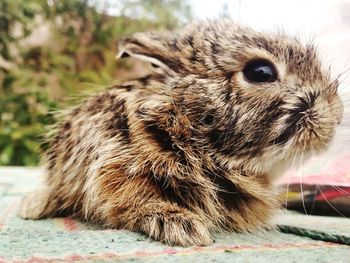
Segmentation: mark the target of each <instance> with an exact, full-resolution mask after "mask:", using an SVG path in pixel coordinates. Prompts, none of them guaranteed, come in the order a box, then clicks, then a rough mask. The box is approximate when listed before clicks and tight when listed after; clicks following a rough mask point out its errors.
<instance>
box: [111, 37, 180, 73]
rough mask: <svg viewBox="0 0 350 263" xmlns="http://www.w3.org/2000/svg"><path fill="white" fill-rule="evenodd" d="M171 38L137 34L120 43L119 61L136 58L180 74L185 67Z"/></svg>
mask: <svg viewBox="0 0 350 263" xmlns="http://www.w3.org/2000/svg"><path fill="white" fill-rule="evenodd" d="M170 43H171V38H170V36H167V35H160V34H159V35H158V34H155V33H136V34H134V35H133V36H131V37H128V38H125V39H122V40H121V41H120V42H119V53H118V55H117V59H119V58H124V57H129V56H131V57H135V58H137V59H140V60H144V61H147V62H150V63H151V64H153V65H154V66H156V67H160V68H162V69H164V70H166V71H173V72H180V71H182V69H183V65H182V63H181V61H180V58H179V57H178V54H176V51H178V50H174V49H172V48H171V47H172V46H171V44H170Z"/></svg>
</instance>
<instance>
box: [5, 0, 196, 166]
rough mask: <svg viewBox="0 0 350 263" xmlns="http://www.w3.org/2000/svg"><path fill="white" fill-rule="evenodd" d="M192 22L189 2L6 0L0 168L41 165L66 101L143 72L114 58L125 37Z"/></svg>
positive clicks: (165, 0)
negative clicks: (47, 135) (46, 140)
mask: <svg viewBox="0 0 350 263" xmlns="http://www.w3.org/2000/svg"><path fill="white" fill-rule="evenodd" d="M112 3H113V4H112ZM190 19H191V9H190V5H189V4H188V3H187V2H186V1H184V0H148V1H147V0H119V1H98V0H95V1H92V0H59V1H58V0H57V1H56V0H49V1H48V0H1V1H0V165H27V166H31V165H37V164H38V163H39V161H40V157H41V154H42V153H43V152H44V150H45V148H46V147H47V144H45V143H44V134H45V133H47V132H49V128H48V127H49V125H50V124H53V123H54V122H55V119H54V118H55V117H54V114H52V112H54V111H57V110H59V109H61V108H63V107H66V106H67V104H69V103H70V102H69V101H70V100H67V99H66V98H69V97H71V96H73V95H76V94H79V93H82V92H84V93H86V92H93V91H94V90H96V89H98V88H101V87H104V86H109V85H112V84H113V83H115V82H118V81H121V80H123V79H127V78H130V77H132V75H133V74H136V73H137V72H138V71H142V70H143V68H142V66H140V65H137V64H135V63H132V62H130V61H116V60H115V55H116V53H117V43H118V39H120V38H121V37H123V36H125V35H129V34H131V33H133V32H136V31H145V30H160V29H173V28H176V27H178V26H181V25H182V24H184V23H186V22H188V20H190Z"/></svg>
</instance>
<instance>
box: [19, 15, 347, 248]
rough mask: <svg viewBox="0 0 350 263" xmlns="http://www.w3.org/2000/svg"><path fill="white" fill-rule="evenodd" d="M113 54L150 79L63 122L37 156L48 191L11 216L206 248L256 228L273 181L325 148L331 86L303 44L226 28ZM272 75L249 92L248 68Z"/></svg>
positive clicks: (131, 44)
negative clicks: (274, 75)
mask: <svg viewBox="0 0 350 263" xmlns="http://www.w3.org/2000/svg"><path fill="white" fill-rule="evenodd" d="M120 56H122V57H124V56H134V57H136V58H140V59H144V60H146V61H150V62H151V63H153V64H154V65H155V66H156V68H155V70H154V73H152V74H151V75H149V76H147V77H144V78H141V79H139V80H135V81H130V82H128V83H125V84H123V85H120V86H116V87H113V88H110V89H108V90H106V91H104V92H101V93H99V94H97V95H95V96H92V97H90V98H89V99H87V100H86V101H85V102H83V103H82V104H81V105H79V106H77V107H76V108H75V109H73V110H71V111H70V112H69V113H67V114H66V116H65V117H64V119H63V120H62V122H61V123H60V124H59V128H58V132H57V134H56V135H55V137H54V138H53V140H52V141H51V145H50V149H49V151H48V152H47V155H46V163H47V181H46V188H45V189H43V190H41V192H39V193H36V194H33V195H31V196H30V197H28V198H26V199H24V200H23V203H22V206H21V209H20V212H19V214H20V216H22V217H23V218H33V219H37V218H46V217H52V216H58V215H74V216H76V217H79V218H81V219H85V220H89V221H93V222H97V223H100V224H103V225H105V226H107V227H112V228H124V229H130V230H133V231H141V232H144V233H146V234H147V235H149V236H150V237H152V238H154V239H156V240H160V241H163V242H166V243H168V244H172V245H182V246H188V245H208V244H210V243H211V242H212V241H211V234H212V233H214V232H218V231H243V232H247V231H253V230H255V229H257V228H263V227H265V226H266V224H267V222H268V219H269V218H270V217H271V215H272V214H273V213H272V212H273V209H274V208H275V207H277V205H278V198H277V196H276V194H274V192H273V190H272V186H271V181H272V180H273V178H274V176H275V175H276V174H280V173H281V172H282V171H283V170H284V169H285V168H287V167H289V166H291V165H292V164H293V163H294V162H295V161H298V160H299V159H302V158H303V156H304V155H309V154H312V153H314V152H319V151H322V150H324V149H326V148H327V146H328V144H329V142H330V140H331V139H332V137H333V135H334V130H335V127H336V125H337V124H338V122H340V119H341V115H342V106H341V102H340V100H339V97H338V95H337V93H336V92H337V86H338V84H337V82H336V81H332V80H331V78H330V76H329V72H327V71H325V70H323V69H322V68H321V66H320V62H319V61H318V58H317V53H316V51H315V49H314V48H313V47H312V46H306V47H305V46H303V45H301V44H300V43H299V42H298V41H296V40H295V39H291V38H288V37H286V36H284V35H281V34H279V35H273V34H264V33H259V32H255V31H253V30H251V29H248V28H244V27H240V26H238V25H236V24H234V23H233V22H231V21H229V20H220V21H215V22H200V23H194V24H192V25H189V26H188V27H186V28H185V29H184V30H182V31H179V32H172V33H163V34H160V33H139V34H136V35H134V36H132V37H130V38H128V39H125V40H124V41H123V42H122V43H121V52H120ZM258 58H259V59H261V58H263V59H265V60H268V61H270V62H271V63H272V64H273V65H274V66H275V67H276V69H277V72H278V79H277V80H276V81H275V82H273V83H250V82H249V81H246V80H245V78H244V77H243V74H242V70H243V68H244V66H245V65H246V64H247V63H248V62H249V61H251V60H254V59H258Z"/></svg>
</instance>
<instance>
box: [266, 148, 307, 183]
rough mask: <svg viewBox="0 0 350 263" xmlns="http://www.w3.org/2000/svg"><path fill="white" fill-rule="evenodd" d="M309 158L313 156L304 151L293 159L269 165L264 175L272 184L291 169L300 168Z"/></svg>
mask: <svg viewBox="0 0 350 263" xmlns="http://www.w3.org/2000/svg"><path fill="white" fill-rule="evenodd" d="M311 156H313V154H312V153H311V151H306V152H304V153H303V154H300V155H297V156H294V157H289V158H286V159H283V160H278V161H276V162H274V164H272V165H271V167H270V169H269V171H267V172H266V174H267V175H268V177H269V179H270V180H271V181H272V182H274V181H276V180H277V179H278V178H279V177H281V176H283V175H284V174H285V172H286V171H288V170H291V169H294V170H297V169H299V168H300V167H302V166H303V165H304V164H305V163H306V161H308V160H309V159H310V157H311Z"/></svg>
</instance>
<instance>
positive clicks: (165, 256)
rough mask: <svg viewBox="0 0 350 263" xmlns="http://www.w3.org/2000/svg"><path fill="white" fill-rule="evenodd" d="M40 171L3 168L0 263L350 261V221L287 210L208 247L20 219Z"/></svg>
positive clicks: (86, 226)
mask: <svg viewBox="0 0 350 263" xmlns="http://www.w3.org/2000/svg"><path fill="white" fill-rule="evenodd" d="M41 173H42V171H41V170H40V169H34V168H33V169H28V168H0V262H67V261H74V262H76V261H77V262H94V261H98V262H101V261H118V262H131V261H132V262H141V261H142V262H154V261H158V262H189V261H193V262H298V263H301V262H349V258H350V246H348V245H346V244H350V242H349V240H350V220H349V219H346V218H339V217H332V218H331V217H319V216H305V215H301V214H294V213H286V212H283V213H281V214H280V215H278V216H277V217H276V219H275V223H276V224H278V225H280V228H279V229H280V230H281V231H283V233H282V232H280V231H278V230H270V231H266V232H259V233H255V234H254V235H253V234H249V235H247V234H232V233H231V234H220V235H216V236H215V243H214V244H213V245H212V246H209V247H189V248H182V247H169V246H166V245H164V244H161V243H159V242H156V241H153V240H151V239H149V238H147V237H146V236H144V235H142V234H138V233H133V232H130V231H125V230H112V229H102V228H100V227H98V226H95V225H90V224H86V223H82V222H79V221H77V220H75V219H72V218H53V219H46V220H40V221H31V220H22V219H20V218H18V217H16V211H17V207H18V204H19V201H20V198H21V196H22V195H23V194H24V193H26V192H28V191H30V190H32V189H34V188H36V187H37V186H38V184H39V182H40V175H41Z"/></svg>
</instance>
